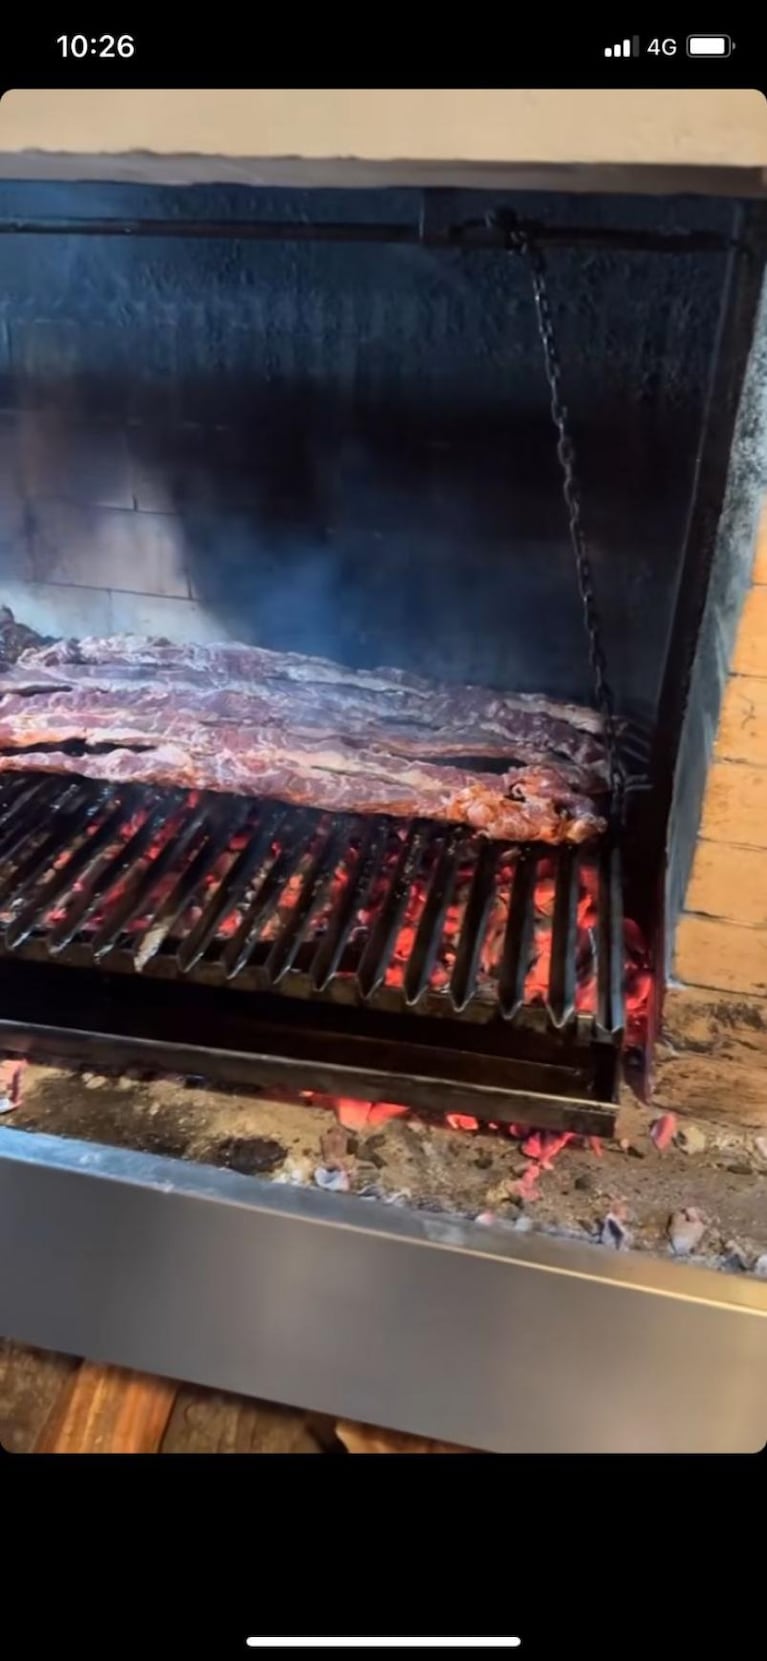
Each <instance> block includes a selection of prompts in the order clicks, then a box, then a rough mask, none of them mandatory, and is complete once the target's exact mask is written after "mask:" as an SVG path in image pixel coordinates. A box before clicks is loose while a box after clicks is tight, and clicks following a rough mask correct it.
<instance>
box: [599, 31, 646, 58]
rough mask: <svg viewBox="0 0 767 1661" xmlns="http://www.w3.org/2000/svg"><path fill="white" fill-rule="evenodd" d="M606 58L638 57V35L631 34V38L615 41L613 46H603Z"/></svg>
mask: <svg viewBox="0 0 767 1661" xmlns="http://www.w3.org/2000/svg"><path fill="white" fill-rule="evenodd" d="M605 57H606V58H638V57H639V36H638V35H632V36H631V39H630V40H629V39H628V38H627V39H626V40H619V41H616V44H615V45H614V46H606V47H605Z"/></svg>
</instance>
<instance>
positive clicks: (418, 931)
mask: <svg viewBox="0 0 767 1661" xmlns="http://www.w3.org/2000/svg"><path fill="white" fill-rule="evenodd" d="M611 857H612V858H614V856H610V855H609V854H605V853H602V852H598V853H594V852H592V851H590V850H585V851H581V850H578V849H574V848H569V847H566V848H562V849H559V850H552V849H549V848H541V847H524V848H518V847H515V846H512V845H506V844H500V843H494V842H488V841H487V840H486V839H484V838H482V837H479V836H476V835H474V834H472V833H471V832H470V831H468V830H466V829H464V828H459V827H453V826H445V825H435V824H433V823H430V822H427V821H423V820H414V821H412V822H409V823H407V822H403V821H397V820H392V819H387V818H370V819H364V818H361V817H351V816H343V815H342V816H336V817H330V816H328V815H324V814H321V813H317V812H315V811H313V810H310V809H300V810H296V809H292V808H286V807H282V806H280V805H279V804H275V803H270V802H268V803H264V802H257V801H255V802H252V801H245V800H242V799H239V798H230V797H224V796H217V795H203V796H196V797H193V796H184V795H181V794H180V793H168V792H163V793H161V792H156V791H155V792H153V791H148V790H146V789H145V788H144V789H140V788H137V787H124V786H121V785H120V786H118V785H96V784H93V783H92V782H90V781H75V782H74V783H72V782H67V781H63V780H61V779H59V778H43V779H40V778H34V779H33V778H30V777H29V776H23V775H22V776H20V777H16V778H14V779H12V780H11V779H9V780H4V781H3V782H2V785H0V930H1V931H2V933H1V936H0V938H1V941H2V950H3V951H4V952H5V953H13V954H18V955H21V956H25V955H29V954H30V953H31V954H33V955H35V956H37V957H38V958H39V957H40V955H41V954H42V955H47V956H50V957H53V958H57V959H59V960H62V961H67V960H71V961H73V962H77V963H80V964H90V965H91V966H96V965H98V966H99V967H102V968H105V969H110V970H111V969H117V970H127V971H132V972H134V973H136V974H143V975H147V974H154V975H157V974H160V975H163V976H165V977H173V978H180V979H182V980H202V981H204V982H206V983H210V982H211V981H213V982H218V983H220V984H222V985H227V984H228V985H231V986H233V987H236V988H243V989H254V988H255V989H260V990H264V991H271V992H279V993H282V994H287V995H289V994H290V993H291V992H298V993H299V995H301V996H302V997H311V998H312V999H315V1000H318V999H319V1000H328V999H330V1000H333V999H336V1000H339V999H340V1000H341V1001H343V1002H347V1003H349V1002H357V1003H359V1004H362V1005H364V1006H367V1007H370V1008H385V1009H391V1008H400V1009H402V1010H403V1011H405V1010H407V1011H414V1012H416V1013H422V1014H424V1013H425V1014H429V1015H432V1016H433V1015H443V1016H449V1017H450V1018H451V1019H453V1020H456V1019H461V1020H462V1021H463V1020H467V1019H468V1020H472V1019H473V1020H485V1021H486V1020H488V1019H491V1018H492V1017H494V1016H495V1017H500V1018H501V1019H502V1020H503V1021H504V1022H507V1023H512V1024H513V1023H514V1022H515V1021H517V1020H519V1019H521V1018H524V1017H525V1016H526V1015H527V1014H528V1013H529V1012H530V1011H531V1010H537V1012H538V1018H539V1019H544V1020H545V1021H546V1022H547V1023H548V1024H549V1025H550V1026H551V1027H552V1028H553V1029H554V1030H560V1029H562V1028H563V1027H564V1026H566V1025H567V1024H568V1023H571V1022H572V1021H573V1020H575V1019H581V1020H583V1021H587V1022H589V1023H590V1024H592V1025H593V1026H595V1027H600V1028H601V1029H602V1030H603V1031H606V1032H609V1033H617V1032H619V1031H620V1029H621V1027H622V1024H623V1010H622V989H621V971H622V940H621V927H622V924H621V917H620V903H619V887H618V888H616V883H615V877H614V872H613V870H612V867H611Z"/></svg>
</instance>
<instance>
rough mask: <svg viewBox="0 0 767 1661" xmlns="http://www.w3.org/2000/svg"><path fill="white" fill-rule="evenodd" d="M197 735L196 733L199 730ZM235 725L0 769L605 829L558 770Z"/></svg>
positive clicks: (499, 826) (500, 827) (507, 833)
mask: <svg viewBox="0 0 767 1661" xmlns="http://www.w3.org/2000/svg"><path fill="white" fill-rule="evenodd" d="M198 734H199V730H198ZM250 744H251V747H249V741H248V740H247V739H243V736H242V734H241V732H240V731H239V730H238V729H235V730H234V731H232V729H227V728H219V729H211V731H210V734H209V740H208V743H207V744H203V745H201V743H200V739H199V735H198V736H197V737H196V738H195V747H194V748H192V747H191V746H187V745H185V744H183V743H181V742H178V741H172V742H165V741H163V740H161V739H160V740H157V741H156V742H154V743H153V742H152V741H151V740H149V739H147V738H146V737H144V738H140V739H138V740H137V748H136V749H126V748H120V747H115V748H114V749H110V750H108V751H106V752H105V753H104V752H97V753H93V752H89V751H86V752H85V754H83V755H69V754H67V753H66V751H62V750H53V751H50V750H16V751H14V752H13V753H12V754H6V755H2V754H0V773H2V772H8V771H14V772H18V771H26V770H34V771H37V772H54V773H74V774H78V775H80V776H83V777H85V778H96V779H106V780H110V781H114V780H123V781H125V782H130V783H136V784H139V783H146V784H160V785H169V786H174V787H178V786H180V787H182V788H185V789H196V790H219V791H228V792H232V793H234V794H237V795H257V796H261V797H266V798H272V799H275V800H278V801H282V802H289V803H291V804H292V805H294V806H306V807H316V808H322V809H326V810H327V811H329V812H331V813H371V814H375V813H390V814H393V815H395V816H396V817H398V818H413V817H422V818H428V819H437V820H447V821H449V822H451V823H456V824H467V825H470V826H472V827H473V829H475V830H480V831H483V832H484V833H485V835H487V836H489V837H492V838H496V839H500V840H507V839H508V840H511V841H540V842H550V843H560V842H584V841H586V840H587V839H588V838H589V837H592V836H596V835H599V834H600V832H601V831H603V830H604V828H605V823H604V820H603V819H602V818H600V816H599V815H598V813H597V812H596V810H595V807H594V803H593V802H592V801H591V800H590V799H589V798H585V797H579V796H575V795H574V794H573V792H572V790H571V789H570V787H569V785H568V783H567V781H566V780H564V779H563V778H562V776H561V775H558V774H557V772H556V770H555V769H553V768H544V767H541V768H538V769H535V768H518V769H515V770H513V771H511V772H509V773H505V774H498V775H496V774H492V773H487V774H482V773H471V772H468V771H465V770H463V769H461V768H458V767H448V766H435V765H434V764H432V763H429V762H421V761H409V760H407V759H405V758H404V757H400V756H387V755H386V754H384V753H382V752H380V751H376V750H354V749H351V748H350V746H348V745H343V744H341V743H339V742H335V743H334V744H332V745H328V746H322V747H318V746H316V745H314V744H311V745H307V744H301V743H300V742H299V741H298V740H296V739H294V738H293V737H292V735H280V734H278V733H276V732H275V731H274V730H271V731H270V730H269V729H264V730H263V731H262V732H261V733H259V734H258V736H257V737H254V738H253V739H252V740H251V741H250Z"/></svg>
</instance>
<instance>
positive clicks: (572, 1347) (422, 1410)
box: [0, 1128, 767, 1452]
mask: <svg viewBox="0 0 767 1661" xmlns="http://www.w3.org/2000/svg"><path fill="white" fill-rule="evenodd" d="M0 1332H2V1333H3V1334H4V1335H7V1336H9V1337H12V1338H16V1339H18V1340H20V1341H22V1342H26V1343H33V1344H39V1345H42V1346H45V1347H48V1348H51V1349H57V1350H63V1351H68V1352H70V1353H74V1354H78V1355H85V1356H88V1357H91V1358H93V1359H96V1360H102V1361H112V1362H118V1363H122V1364H124V1365H127V1366H132V1367H137V1368H141V1369H145V1370H148V1371H152V1372H157V1373H164V1374H168V1375H170V1376H174V1377H177V1378H183V1379H187V1380H191V1381H194V1382H197V1383H200V1384H206V1385H214V1386H218V1387H220V1388H224V1389H229V1390H236V1391H242V1392H245V1393H247V1394H251V1395H256V1396H261V1397H264V1398H266V1399H267V1400H272V1401H283V1402H289V1403H293V1404H296V1405H300V1406H303V1407H308V1408H314V1409H317V1410H320V1411H325V1412H328V1413H332V1414H337V1415H340V1416H345V1417H351V1418H356V1419H363V1420H368V1421H372V1422H373V1423H376V1424H380V1425H386V1426H392V1427H396V1428H398V1429H401V1430H409V1431H413V1432H416V1433H419V1434H423V1435H430V1436H435V1437H439V1438H442V1439H445V1440H447V1441H453V1442H458V1443H463V1444H467V1445H469V1446H475V1447H477V1448H485V1449H489V1450H494V1451H498V1452H541V1451H573V1452H586V1451H600V1452H601V1451H634V1452H650V1451H652V1452H664V1451H675V1452H677V1451H709V1452H716V1451H744V1452H745V1451H752V1450H755V1449H757V1448H759V1447H761V1446H762V1445H763V1443H764V1441H765V1437H766V1434H767V1284H765V1283H762V1282H759V1281H757V1280H755V1279H753V1278H750V1277H746V1276H743V1277H735V1276H729V1275H720V1274H716V1273H713V1272H709V1271H704V1270H698V1269H694V1268H690V1267H685V1266H682V1265H678V1264H675V1263H671V1262H668V1263H667V1262H665V1261H660V1260H657V1259H654V1258H650V1257H643V1256H638V1255H632V1254H629V1253H625V1254H624V1253H612V1252H607V1251H605V1250H603V1249H602V1248H598V1247H590V1246H576V1245H570V1244H567V1243H563V1242H560V1241H556V1240H551V1239H548V1238H546V1237H543V1236H540V1235H535V1236H527V1237H519V1236H516V1235H515V1234H514V1233H513V1232H512V1231H501V1230H500V1229H499V1230H495V1229H493V1230H490V1229H488V1228H483V1227H482V1226H480V1225H478V1224H472V1223H458V1222H451V1221H448V1220H445V1219H444V1218H438V1217H428V1216H425V1215H424V1214H422V1213H414V1212H405V1211H404V1210H400V1209H397V1208H394V1207H391V1206H384V1205H382V1204H380V1203H379V1202H377V1201H363V1200H360V1199H359V1198H354V1197H352V1196H344V1195H332V1194H326V1193H321V1192H318V1191H314V1190H303V1189H292V1188H287V1187H283V1186H280V1185H277V1184H271V1185H270V1184H267V1183H263V1182H258V1181H256V1180H253V1179H250V1178H247V1177H242V1176H239V1175H237V1174H235V1173H233V1172H229V1171H219V1170H214V1169H212V1168H210V1167H205V1166H195V1165H190V1164H185V1163H182V1162H179V1161H175V1160H167V1159H156V1158H153V1157H150V1156H148V1155H144V1154H139V1153H131V1152H127V1151H124V1150H115V1149H109V1148H100V1147H97V1146H95V1145H92V1144H86V1143H78V1142H72V1141H65V1140H62V1139H59V1138H55V1137H49V1136H42V1135H37V1134H27V1133H24V1132H18V1131H13V1130H10V1129H6V1128H3V1129H0Z"/></svg>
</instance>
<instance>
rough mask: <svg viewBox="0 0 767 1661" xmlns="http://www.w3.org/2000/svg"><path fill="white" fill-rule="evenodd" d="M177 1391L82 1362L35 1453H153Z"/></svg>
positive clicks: (152, 1380) (165, 1382) (162, 1383)
mask: <svg viewBox="0 0 767 1661" xmlns="http://www.w3.org/2000/svg"><path fill="white" fill-rule="evenodd" d="M177 1389H178V1386H177V1385H176V1384H174V1383H172V1382H171V1381H170V1380H168V1379H163V1378H148V1377H146V1376H145V1375H144V1374H142V1373H132V1372H127V1371H126V1370H124V1369H123V1368H121V1367H97V1366H95V1365H94V1364H93V1363H91V1362H88V1361H84V1362H83V1363H82V1364H81V1366H80V1367H78V1369H77V1372H76V1373H75V1374H74V1375H73V1377H72V1379H71V1381H70V1384H69V1387H68V1388H66V1389H65V1390H64V1391H63V1393H62V1395H61V1397H60V1399H59V1401H58V1402H57V1403H56V1404H55V1405H54V1408H53V1410H52V1412H51V1414H50V1417H49V1419H48V1422H47V1423H46V1424H45V1425H44V1427H43V1429H42V1431H41V1433H40V1435H39V1437H38V1439H37V1442H36V1444H35V1447H34V1450H33V1451H34V1452H35V1453H157V1451H158V1449H159V1447H160V1444H161V1442H162V1438H163V1435H164V1433H165V1429H166V1427H167V1424H168V1421H169V1419H170V1416H171V1413H172V1411H173V1403H174V1401H175V1398H176V1392H177Z"/></svg>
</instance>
